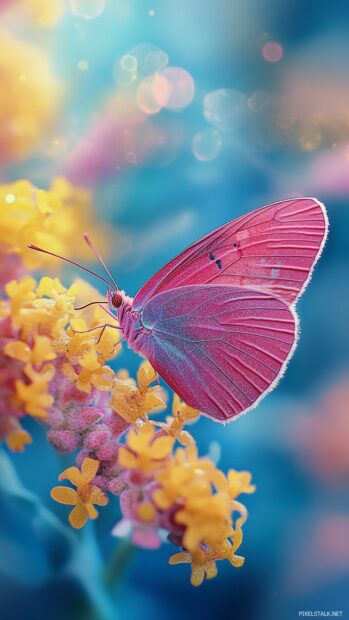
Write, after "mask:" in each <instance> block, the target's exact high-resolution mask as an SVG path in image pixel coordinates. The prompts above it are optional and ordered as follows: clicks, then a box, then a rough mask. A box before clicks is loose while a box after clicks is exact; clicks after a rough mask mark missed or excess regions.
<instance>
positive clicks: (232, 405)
mask: <svg viewBox="0 0 349 620" xmlns="http://www.w3.org/2000/svg"><path fill="white" fill-rule="evenodd" d="M327 229H328V219H327V214H326V210H325V207H324V206H323V205H322V204H321V203H320V202H318V201H317V200H315V199H314V198H297V199H291V200H285V201H282V202H277V203H274V204H271V205H269V206H267V207H263V208H261V209H257V210H256V211H253V212H252V213H248V214H246V215H242V216H241V217H239V218H237V219H236V220H233V221H231V222H228V223H227V224H225V225H224V226H221V227H220V228H217V229H216V230H214V231H213V232H211V233H209V234H208V235H206V236H205V237H203V238H202V239H200V240H199V241H197V242H196V243H193V245H191V246H189V247H188V248H187V249H186V250H184V252H182V253H181V254H179V255H178V256H177V257H176V258H174V259H173V260H172V261H170V262H169V263H167V265H165V266H164V267H163V268H162V269H160V271H158V272H157V273H156V274H155V275H154V276H153V277H152V278H150V280H148V282H146V284H145V285H144V286H143V287H142V288H141V289H140V291H138V293H137V295H136V296H135V298H134V299H133V300H132V299H131V298H130V297H127V296H126V295H125V293H124V292H123V291H120V290H118V288H117V286H116V284H115V282H114V281H113V279H112V282H113V289H114V292H113V293H111V292H110V291H109V289H108V299H109V304H110V306H111V307H112V308H115V309H116V311H117V317H118V320H119V323H120V327H121V329H122V332H123V335H124V337H125V339H126V340H127V342H128V345H129V346H130V347H131V348H132V349H134V350H135V351H137V352H138V353H140V354H141V355H143V356H144V357H146V358H147V359H148V360H149V361H150V363H151V364H152V366H153V367H154V369H155V370H156V372H157V373H158V374H159V375H160V376H161V377H162V378H163V379H164V380H165V381H166V382H167V383H168V385H169V386H170V387H171V388H172V389H173V390H174V391H175V392H176V393H177V394H178V395H179V396H180V397H181V398H182V399H183V400H184V401H185V402H186V403H187V404H188V405H191V406H192V407H195V408H197V409H199V410H200V411H201V412H202V413H203V414H204V415H207V416H208V417H210V418H212V419H214V420H217V421H218V422H223V423H225V422H227V421H229V420H231V419H234V418H237V417H238V416H239V415H241V414H242V413H246V411H248V410H249V409H251V408H252V407H255V406H256V405H257V403H258V402H259V401H260V400H261V399H262V398H263V397H264V396H265V395H266V394H267V393H268V392H270V391H271V390H272V389H273V388H274V387H275V385H276V383H277V381H278V380H279V379H280V377H281V376H282V374H283V373H284V371H285V368H286V365H287V363H288V361H289V359H290V357H291V355H292V354H293V352H294V350H295V346H296V342H297V335H298V318H297V314H296V311H295V303H296V301H297V299H298V298H299V297H300V295H301V294H302V293H303V291H304V290H305V287H306V286H307V284H308V282H309V280H310V277H311V274H312V271H313V268H314V265H315V263H316V261H317V260H318V258H319V256H320V254H321V252H322V249H323V246H324V243H325V240H326V236H327ZM35 249H39V248H35ZM101 262H102V265H103V266H104V267H105V265H104V263H103V261H101ZM105 269H106V271H107V273H108V275H109V276H110V277H111V274H110V272H109V271H108V269H107V268H106V267H105ZM108 284H109V283H108Z"/></svg>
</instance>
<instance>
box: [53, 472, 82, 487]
mask: <svg viewBox="0 0 349 620" xmlns="http://www.w3.org/2000/svg"><path fill="white" fill-rule="evenodd" d="M58 480H69V482H71V483H72V484H75V486H76V487H79V486H81V485H82V484H83V483H84V481H83V479H82V476H81V473H80V470H79V469H78V468H77V467H68V469H65V470H64V471H62V473H61V474H59V476H58Z"/></svg>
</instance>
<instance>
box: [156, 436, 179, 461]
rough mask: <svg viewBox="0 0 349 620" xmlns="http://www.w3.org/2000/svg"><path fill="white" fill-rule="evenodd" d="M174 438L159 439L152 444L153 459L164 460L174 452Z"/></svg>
mask: <svg viewBox="0 0 349 620" xmlns="http://www.w3.org/2000/svg"><path fill="white" fill-rule="evenodd" d="M173 443H174V437H159V438H158V439H155V441H153V443H152V444H151V456H152V458H153V459H164V458H165V457H166V456H168V455H169V453H170V452H171V450H172V446H173Z"/></svg>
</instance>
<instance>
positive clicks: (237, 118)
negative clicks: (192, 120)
mask: <svg viewBox="0 0 349 620" xmlns="http://www.w3.org/2000/svg"><path fill="white" fill-rule="evenodd" d="M247 112H248V107H247V97H246V95H244V94H243V93H241V92H239V91H237V90H230V89H224V88H220V89H219V90H214V91H212V92H211V93H208V94H207V95H205V97H204V116H205V118H206V120H207V121H208V122H209V123H211V125H213V126H214V127H216V128H217V129H220V131H233V130H234V129H236V128H237V127H238V126H239V125H240V124H241V122H242V121H243V120H244V119H245V118H246V113H247Z"/></svg>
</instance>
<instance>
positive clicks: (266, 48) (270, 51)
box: [262, 41, 284, 62]
mask: <svg viewBox="0 0 349 620" xmlns="http://www.w3.org/2000/svg"><path fill="white" fill-rule="evenodd" d="M283 55H284V50H283V47H282V45H280V43H277V41H268V42H267V43H264V45H263V48H262V56H263V58H264V60H266V61H267V62H279V60H281V58H282V57H283Z"/></svg>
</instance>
